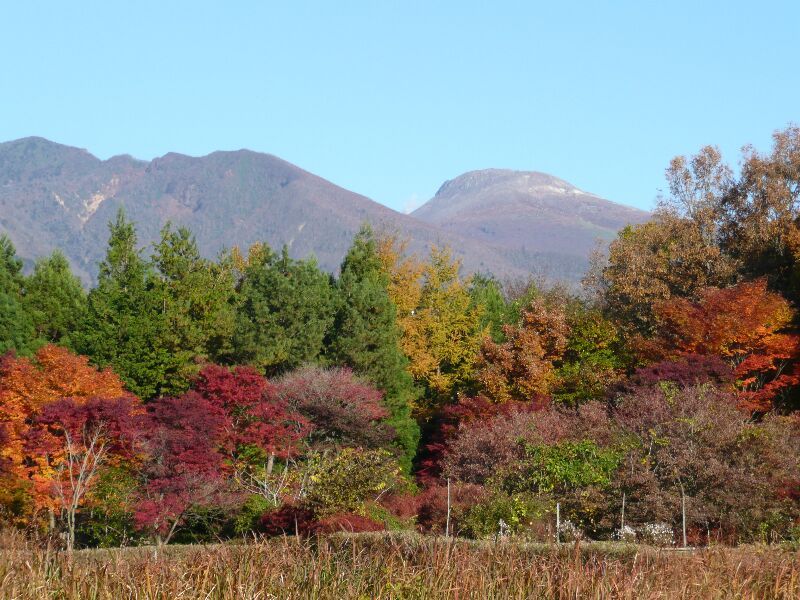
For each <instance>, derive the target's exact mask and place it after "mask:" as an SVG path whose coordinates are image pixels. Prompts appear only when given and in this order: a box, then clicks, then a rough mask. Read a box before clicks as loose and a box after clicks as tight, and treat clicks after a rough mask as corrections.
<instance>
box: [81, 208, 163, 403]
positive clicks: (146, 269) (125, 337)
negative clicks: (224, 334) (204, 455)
mask: <svg viewBox="0 0 800 600" xmlns="http://www.w3.org/2000/svg"><path fill="white" fill-rule="evenodd" d="M109 230H110V232H111V235H110V237H109V240H108V251H107V254H106V258H105V260H104V261H103V262H102V263H101V264H100V274H99V278H98V283H97V287H95V288H94V289H93V290H92V291H91V292H90V293H89V298H88V309H87V314H86V318H85V319H84V321H83V324H82V326H81V328H80V330H79V331H78V332H77V333H76V334H75V336H74V339H75V341H74V346H75V348H76V350H77V351H78V352H80V353H82V354H86V355H88V356H89V357H90V358H91V359H92V361H93V362H94V363H95V364H97V365H98V366H100V367H105V366H111V367H113V368H114V371H116V372H117V374H118V375H119V376H120V377H121V378H122V380H123V381H124V382H125V385H126V386H127V387H128V389H129V390H130V391H132V392H133V393H134V394H136V395H138V396H140V397H141V398H144V399H148V398H153V397H155V396H157V395H159V394H161V393H162V391H163V390H164V384H165V381H166V375H167V373H169V372H174V371H176V370H177V369H178V361H177V360H176V358H175V357H174V356H173V355H171V353H170V352H169V349H168V348H166V347H164V346H163V345H162V344H161V341H162V340H163V339H165V335H166V321H165V319H164V318H163V305H162V306H159V300H160V299H159V298H158V297H157V295H156V294H155V293H154V286H155V281H154V275H153V272H152V269H151V268H150V266H149V265H148V264H147V263H146V262H145V261H144V260H143V259H142V257H141V255H140V253H139V250H138V248H137V238H136V230H135V228H134V226H133V224H132V223H131V222H130V221H128V220H127V219H126V218H125V213H124V211H122V210H120V211H119V212H118V213H117V218H116V220H115V221H114V222H113V223H110V224H109Z"/></svg>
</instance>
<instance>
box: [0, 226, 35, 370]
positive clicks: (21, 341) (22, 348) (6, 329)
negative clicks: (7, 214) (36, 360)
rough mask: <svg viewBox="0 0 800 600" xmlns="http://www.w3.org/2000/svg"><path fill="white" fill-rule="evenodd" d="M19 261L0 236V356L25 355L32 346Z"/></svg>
mask: <svg viewBox="0 0 800 600" xmlns="http://www.w3.org/2000/svg"><path fill="white" fill-rule="evenodd" d="M22 284H23V277H22V261H21V260H20V259H19V258H17V252H16V249H15V248H14V244H13V243H11V240H10V239H9V238H8V236H6V235H5V234H3V235H0V354H3V353H5V352H7V351H8V350H15V351H16V352H18V353H19V354H29V353H30V352H31V351H32V350H33V347H34V337H35V331H34V328H33V321H32V320H31V318H30V315H29V314H28V312H27V311H26V310H25V306H24V304H23V300H22Z"/></svg>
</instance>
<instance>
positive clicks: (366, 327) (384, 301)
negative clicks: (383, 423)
mask: <svg viewBox="0 0 800 600" xmlns="http://www.w3.org/2000/svg"><path fill="white" fill-rule="evenodd" d="M388 286H389V278H388V276H387V275H386V274H385V273H384V272H383V270H382V268H381V260H380V257H379V255H378V249H377V243H376V240H375V237H374V235H373V233H372V230H371V229H370V228H369V226H365V227H363V228H362V229H361V231H360V232H359V233H358V235H356V237H355V240H354V241H353V245H352V246H351V248H350V251H349V252H348V253H347V256H346V257H345V259H344V262H343V263H342V274H341V277H340V278H339V281H338V282H337V285H336V291H337V292H338V307H337V312H336V318H335V321H334V326H333V330H332V333H331V336H330V342H329V350H328V357H329V359H330V360H332V361H333V362H335V363H337V364H341V365H347V366H349V367H351V368H352V369H353V370H354V371H355V372H356V373H358V374H360V375H362V376H364V377H366V378H367V379H369V380H370V381H371V382H372V383H374V384H375V385H376V386H377V387H378V388H380V389H381V390H383V391H384V392H385V397H384V405H385V406H386V408H387V409H388V410H389V413H390V418H389V421H388V422H389V424H390V425H391V426H392V427H393V428H394V429H395V431H396V434H397V442H398V445H399V446H400V448H401V449H402V452H403V455H404V458H405V460H404V466H405V467H407V468H408V469H409V470H410V467H411V460H412V459H413V457H414V454H415V453H416V449H417V443H418V442H419V436H420V433H419V426H418V425H417V423H416V421H415V420H414V419H413V418H412V416H411V405H412V403H413V401H414V400H415V399H416V397H417V393H416V391H415V389H414V382H413V379H412V378H411V375H410V374H409V373H408V372H407V370H406V367H407V365H408V361H407V359H406V358H405V356H404V355H403V353H402V351H401V349H400V329H399V327H398V325H397V309H396V307H395V305H394V304H393V303H392V301H391V300H390V298H389V289H388Z"/></svg>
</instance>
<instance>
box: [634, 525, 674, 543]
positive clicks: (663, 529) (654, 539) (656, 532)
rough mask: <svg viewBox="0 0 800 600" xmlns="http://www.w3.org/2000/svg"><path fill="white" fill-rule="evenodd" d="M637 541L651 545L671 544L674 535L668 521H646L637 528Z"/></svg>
mask: <svg viewBox="0 0 800 600" xmlns="http://www.w3.org/2000/svg"><path fill="white" fill-rule="evenodd" d="M637 533H638V536H639V541H640V542H644V543H645V544H652V545H653V546H672V545H673V544H674V543H675V535H674V532H673V531H672V526H671V525H669V523H646V524H645V525H642V526H641V527H640V528H639V530H638V532H637Z"/></svg>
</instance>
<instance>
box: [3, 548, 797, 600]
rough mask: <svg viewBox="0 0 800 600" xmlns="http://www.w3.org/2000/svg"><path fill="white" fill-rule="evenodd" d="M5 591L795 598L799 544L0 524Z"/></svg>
mask: <svg viewBox="0 0 800 600" xmlns="http://www.w3.org/2000/svg"><path fill="white" fill-rule="evenodd" d="M0 597H2V598H9V599H12V598H13V599H19V600H27V599H37V600H38V599H44V598H59V599H64V600H73V599H74V600H77V599H80V600H86V599H112V598H113V599H114V600H119V599H123V598H136V599H147V600H155V599H174V598H186V599H189V598H204V599H232V598H247V599H264V600H266V599H270V598H281V599H292V598H303V599H306V598H319V599H336V600H344V599H348V598H354V599H355V598H359V599H360V598H398V599H399V598H404V599H405V598H409V599H410V598H420V599H422V598H425V599H427V598H454V599H456V598H458V599H466V598H480V599H485V600H488V599H493V598H631V599H633V598H636V599H651V598H670V599H677V598H693V599H705V598H715V599H716V598H797V597H800V553H798V552H797V551H795V550H793V549H791V548H789V547H777V546H773V547H767V546H742V547H738V548H730V547H710V548H705V549H698V550H694V551H677V550H674V549H659V548H654V547H648V546H640V545H632V544H612V543H597V542H593V543H578V544H566V545H561V546H556V545H555V544H523V543H516V542H508V541H506V542H503V541H501V542H470V541H466V540H457V539H456V540H454V539H452V538H450V539H445V538H435V537H424V536H420V535H416V534H385V533H377V534H371V533H370V534H352V535H351V534H335V535H332V536H328V537H320V538H314V539H307V540H300V539H297V538H276V539H271V540H253V541H248V542H243V543H227V544H212V545H202V546H188V545H187V546H178V545H174V546H168V547H164V548H161V549H159V550H157V549H156V548H154V547H138V548H119V549H110V550H97V549H95V550H79V551H76V552H74V553H73V554H72V555H71V556H70V555H68V554H67V553H65V552H62V551H54V550H48V549H47V548H41V547H37V546H33V545H32V544H30V543H28V542H26V541H25V540H24V539H23V538H22V537H21V536H19V535H17V534H6V535H5V536H4V537H3V540H2V548H0Z"/></svg>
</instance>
